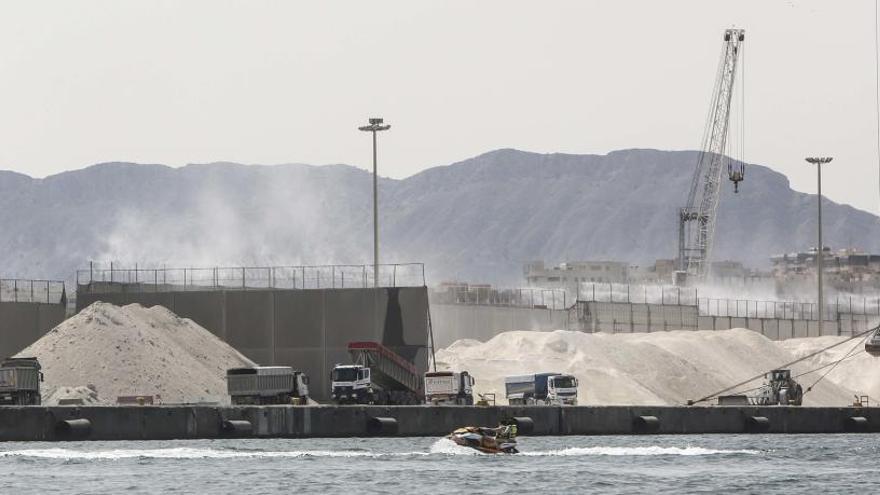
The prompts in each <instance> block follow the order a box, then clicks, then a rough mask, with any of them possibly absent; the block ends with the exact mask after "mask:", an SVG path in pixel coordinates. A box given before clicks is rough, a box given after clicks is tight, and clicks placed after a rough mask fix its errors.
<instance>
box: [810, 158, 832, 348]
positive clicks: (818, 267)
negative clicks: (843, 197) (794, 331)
mask: <svg viewBox="0 0 880 495" xmlns="http://www.w3.org/2000/svg"><path fill="white" fill-rule="evenodd" d="M805 160H807V161H808V162H809V163H812V164H814V165H816V174H817V175H816V177H817V180H818V190H819V191H818V195H817V199H816V203H817V204H818V210H819V228H818V229H817V230H818V231H819V252H818V253H816V275H817V277H818V278H817V280H818V282H819V284H818V285H819V300H818V303H819V337H821V336H822V330H823V328H824V326H825V319H824V318H825V296H824V294H823V293H822V270H823V268H822V266H823V264H824V261H825V259H824V258H825V247H824V245H823V244H822V164H823V163H828V162H830V161H831V157H830V156H823V157H818V156H813V157H807V158H805Z"/></svg>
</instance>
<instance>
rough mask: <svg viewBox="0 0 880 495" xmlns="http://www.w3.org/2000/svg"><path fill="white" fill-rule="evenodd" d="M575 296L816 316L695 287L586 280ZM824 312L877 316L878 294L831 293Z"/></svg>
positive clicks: (809, 310)
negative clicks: (718, 295)
mask: <svg viewBox="0 0 880 495" xmlns="http://www.w3.org/2000/svg"><path fill="white" fill-rule="evenodd" d="M578 299H579V300H580V301H586V302H614V303H632V304H660V305H681V306H696V307H697V310H698V314H699V316H719V317H731V318H775V319H788V320H817V319H818V318H819V306H818V304H816V303H810V302H798V301H761V300H752V299H722V298H703V297H699V292H698V289H696V288H681V287H665V286H630V285H627V284H592V283H590V284H584V285H582V286H581V289H580V291H579V294H578ZM824 314H825V318H826V319H832V320H835V319H839V318H840V316H841V315H843V316H844V317H848V316H850V315H859V316H861V315H865V316H880V298H877V297H875V298H867V297H853V296H835V297H833V298H830V299H829V300H828V301H827V302H826V308H825V312H824Z"/></svg>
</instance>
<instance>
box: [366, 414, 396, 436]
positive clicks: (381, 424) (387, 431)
mask: <svg viewBox="0 0 880 495" xmlns="http://www.w3.org/2000/svg"><path fill="white" fill-rule="evenodd" d="M396 434H397V420H396V419H394V418H379V417H370V418H367V435H370V436H379V435H381V436H392V435H396Z"/></svg>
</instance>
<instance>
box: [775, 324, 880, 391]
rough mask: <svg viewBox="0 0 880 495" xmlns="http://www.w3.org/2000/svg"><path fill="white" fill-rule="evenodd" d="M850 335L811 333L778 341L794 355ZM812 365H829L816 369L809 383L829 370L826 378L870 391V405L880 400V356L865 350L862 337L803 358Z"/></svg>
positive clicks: (817, 348)
mask: <svg viewBox="0 0 880 495" xmlns="http://www.w3.org/2000/svg"><path fill="white" fill-rule="evenodd" d="M846 339H847V337H812V338H804V339H790V340H784V341H782V342H777V345H779V346H780V347H782V348H783V349H786V350H787V351H789V352H790V353H791V354H792V355H793V356H794V357H795V358H799V357H802V356H806V355H808V354H812V353H813V352H816V351H818V350H820V349H824V348H826V347H828V346H830V345H833V344H836V343H838V342H843V341H844V340H846ZM847 355H849V357H847V358H846V359H845V360H844V361H842V362H841V363H840V364H838V365H837V366H834V367H833V368H832V367H831V365H832V364H833V363H834V362H835V361H838V360H840V359H843V358H844V357H845V356H847ZM804 362H805V363H806V367H807V368H809V369H814V368H818V367H820V366H823V365H829V366H828V367H827V368H825V369H823V370H820V371H819V372H817V373H814V374H810V375H808V376H809V379H808V380H807V381H806V383H807V384H811V383H813V382H814V381H816V380H817V379H819V378H820V377H821V376H822V375H823V374H825V373H826V372H828V375H827V377H826V378H825V380H829V381H831V382H833V383H836V384H838V385H841V386H843V387H846V388H848V389H850V390H852V391H853V392H854V393H857V394H859V395H868V396H870V399H871V405H876V404H877V403H878V401H880V357H874V356H871V355H870V354H868V353H867V352H865V342H864V340H863V339H861V338H858V339H853V340H850V341H849V342H846V343H843V344H841V345H839V346H837V347H835V348H834V349H829V350H828V351H826V352H823V353H821V354H818V355H816V356H813V357H811V358H808V359H807V360H805V361H804Z"/></svg>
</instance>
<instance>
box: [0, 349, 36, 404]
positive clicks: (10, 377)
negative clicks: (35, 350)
mask: <svg viewBox="0 0 880 495" xmlns="http://www.w3.org/2000/svg"><path fill="white" fill-rule="evenodd" d="M40 369H41V368H40V362H39V361H38V360H37V358H33V357H24V358H7V359H5V360H4V361H3V362H0V405H18V406H38V405H40V382H42V381H43V373H42V372H41V371H40Z"/></svg>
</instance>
